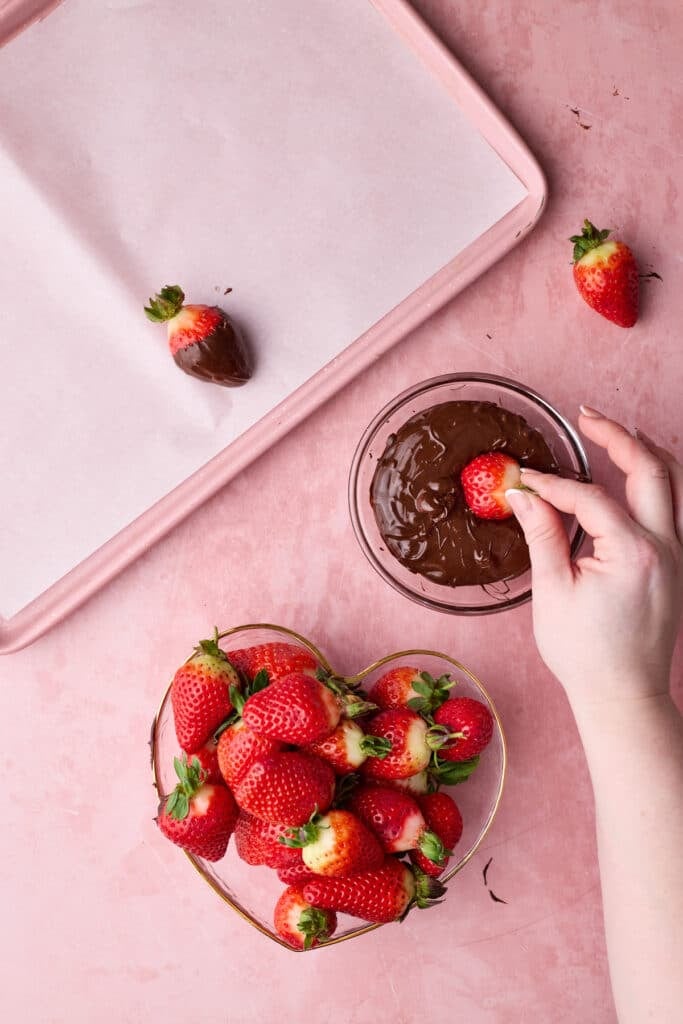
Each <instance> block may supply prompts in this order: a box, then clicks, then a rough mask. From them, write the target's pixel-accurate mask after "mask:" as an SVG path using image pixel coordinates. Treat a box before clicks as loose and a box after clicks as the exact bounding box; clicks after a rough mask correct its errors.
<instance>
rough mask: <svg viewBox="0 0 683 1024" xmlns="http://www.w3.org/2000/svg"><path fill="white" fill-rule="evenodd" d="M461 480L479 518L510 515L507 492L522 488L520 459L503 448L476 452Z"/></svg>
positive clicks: (461, 475) (471, 508)
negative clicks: (506, 453) (501, 449)
mask: <svg viewBox="0 0 683 1024" xmlns="http://www.w3.org/2000/svg"><path fill="white" fill-rule="evenodd" d="M460 483H461V484H462V489H463V493H464V495H465V501H466V502H467V505H468V507H469V508H470V510H471V511H472V512H474V514H475V516H477V518H479V519H509V518H510V516H511V515H512V508H511V507H510V503H509V502H508V500H507V498H506V497H505V492H506V491H508V490H510V489H513V488H514V489H523V488H522V484H521V476H520V472H519V463H518V462H517V461H516V460H515V459H513V458H512V456H510V455H504V454H503V452H486V453H485V454H484V455H477V457H476V459H472V461H471V462H468V463H467V465H466V466H465V468H464V469H463V470H462V472H461V473H460Z"/></svg>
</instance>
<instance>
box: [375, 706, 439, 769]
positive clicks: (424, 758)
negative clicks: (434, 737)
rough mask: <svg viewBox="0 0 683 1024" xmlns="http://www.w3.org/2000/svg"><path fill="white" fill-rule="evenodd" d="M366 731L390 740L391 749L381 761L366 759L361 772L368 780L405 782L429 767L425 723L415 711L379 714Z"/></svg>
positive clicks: (398, 710)
mask: <svg viewBox="0 0 683 1024" xmlns="http://www.w3.org/2000/svg"><path fill="white" fill-rule="evenodd" d="M368 728H369V729H370V731H371V733H372V735H373V736H380V737H382V738H384V739H388V740H390V742H391V750H390V751H389V753H388V754H387V755H386V756H385V757H384V758H382V760H378V758H376V757H369V758H368V759H367V761H366V762H365V764H364V765H363V767H362V769H361V770H362V772H363V774H364V775H365V776H366V777H367V778H369V779H407V778H408V776H410V775H415V774H416V773H417V772H421V771H422V770H423V769H424V768H426V767H427V765H428V764H429V759H430V756H431V752H430V749H429V747H428V746H427V742H426V736H427V724H426V722H425V721H424V719H423V718H421V717H420V715H418V714H417V713H416V712H415V711H411V710H410V709H409V708H392V709H391V710H389V711H380V713H379V714H378V715H375V716H374V717H373V718H371V719H370V722H369V725H368Z"/></svg>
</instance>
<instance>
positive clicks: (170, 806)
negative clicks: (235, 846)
mask: <svg viewBox="0 0 683 1024" xmlns="http://www.w3.org/2000/svg"><path fill="white" fill-rule="evenodd" d="M173 764H174V767H175V770H176V775H177V776H178V779H179V782H178V785H177V786H176V788H175V789H174V790H173V792H172V793H171V795H170V796H168V797H166V798H165V799H164V800H162V801H161V803H160V804H159V813H158V817H157V824H158V826H159V828H160V829H161V831H162V832H163V834H164V835H165V836H166V837H167V838H168V839H170V840H171V842H172V843H175V844H176V845H177V846H182V847H183V849H185V850H187V851H188V852H189V853H193V854H194V855H195V856H196V857H203V858H204V860H220V859H221V857H222V856H223V855H224V853H225V851H226V850H227V848H228V841H229V839H230V836H231V835H232V833H233V830H234V828H235V823H236V821H237V813H238V812H237V807H236V805H235V801H234V800H233V798H232V794H231V792H230V790H229V789H226V787H225V786H214V785H212V784H211V783H208V782H204V771H203V769H202V766H201V764H200V763H199V759H198V758H194V757H193V758H192V760H191V761H188V760H187V758H186V757H183V758H182V759H180V758H178V757H176V758H174V760H173Z"/></svg>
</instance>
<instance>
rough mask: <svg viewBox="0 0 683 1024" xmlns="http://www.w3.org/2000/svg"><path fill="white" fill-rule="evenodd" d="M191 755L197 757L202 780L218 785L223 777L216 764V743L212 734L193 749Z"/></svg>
mask: <svg viewBox="0 0 683 1024" xmlns="http://www.w3.org/2000/svg"><path fill="white" fill-rule="evenodd" d="M183 753H184V754H185V756H187V755H188V754H191V753H192V752H191V751H189V750H184V751H183ZM192 757H196V758H197V760H198V761H199V764H200V765H201V767H202V769H203V771H204V782H212V783H217V784H219V785H220V784H222V783H223V781H224V779H223V776H222V774H221V770H220V767H219V765H218V749H217V744H216V740H215V739H214V738H213V736H211V737H209V739H208V740H207V741H206V743H205V744H204V746H203V747H200V748H199V750H195V751H194V753H192ZM226 781H227V780H226ZM228 785H229V783H228Z"/></svg>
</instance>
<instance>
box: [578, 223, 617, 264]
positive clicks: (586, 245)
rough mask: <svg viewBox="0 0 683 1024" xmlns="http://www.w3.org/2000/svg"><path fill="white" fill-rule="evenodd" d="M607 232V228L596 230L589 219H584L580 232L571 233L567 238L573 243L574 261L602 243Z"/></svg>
mask: <svg viewBox="0 0 683 1024" xmlns="http://www.w3.org/2000/svg"><path fill="white" fill-rule="evenodd" d="M609 233H610V232H609V230H603V231H598V229H597V228H596V227H595V225H594V224H591V222H590V221H589V220H584V222H583V229H582V231H581V234H580V235H572V236H571V238H570V239H569V241H570V242H573V243H574V263H578V262H579V260H580V259H581V258H582V257H583V256H585V255H586V253H587V252H590V250H591V249H596V248H597V247H598V246H599V245H602V243H603V242H604V241H605V239H606V238H607V237H608V235H609Z"/></svg>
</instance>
